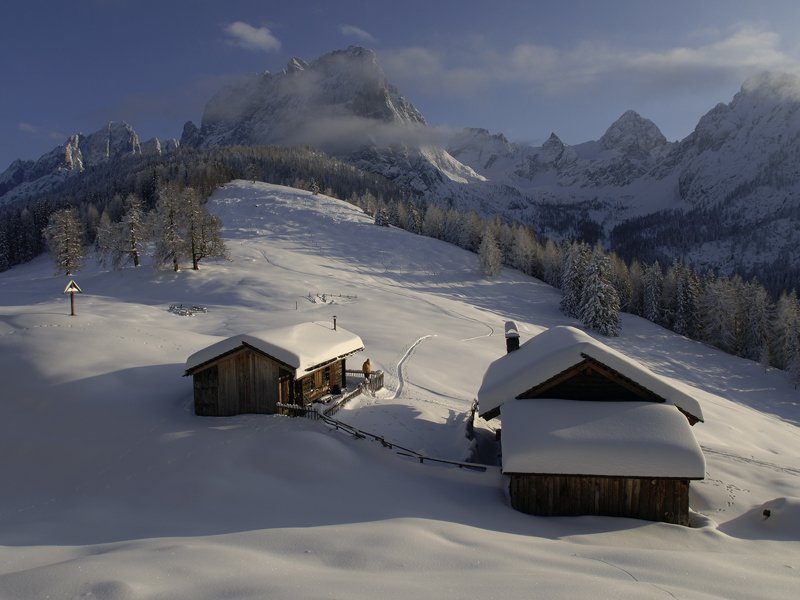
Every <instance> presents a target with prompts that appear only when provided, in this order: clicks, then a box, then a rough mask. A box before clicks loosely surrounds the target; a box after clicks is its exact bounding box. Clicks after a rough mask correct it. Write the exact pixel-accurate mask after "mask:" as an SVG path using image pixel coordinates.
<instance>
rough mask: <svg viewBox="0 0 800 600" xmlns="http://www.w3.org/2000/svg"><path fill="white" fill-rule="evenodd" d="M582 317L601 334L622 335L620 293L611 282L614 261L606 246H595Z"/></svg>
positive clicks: (582, 302)
mask: <svg viewBox="0 0 800 600" xmlns="http://www.w3.org/2000/svg"><path fill="white" fill-rule="evenodd" d="M578 318H579V319H580V320H581V322H582V323H583V324H584V325H586V326H587V327H589V328H591V329H594V330H595V331H597V332H598V333H600V334H601V335H608V336H617V335H619V329H620V320H619V296H618V295H617V290H616V289H615V288H614V286H613V285H612V283H611V264H610V262H609V258H608V257H607V256H606V254H605V252H603V250H602V248H599V247H598V248H595V250H594V252H593V253H592V257H591V260H590V262H589V265H588V267H587V270H586V282H585V284H584V286H583V289H582V291H581V300H580V304H579V305H578Z"/></svg>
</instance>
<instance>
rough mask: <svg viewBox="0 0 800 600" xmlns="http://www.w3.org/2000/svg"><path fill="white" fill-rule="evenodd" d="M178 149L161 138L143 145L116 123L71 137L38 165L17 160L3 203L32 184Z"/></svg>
mask: <svg viewBox="0 0 800 600" xmlns="http://www.w3.org/2000/svg"><path fill="white" fill-rule="evenodd" d="M178 145H179V142H178V140H176V139H170V140H166V141H165V142H164V143H162V142H161V141H160V140H159V139H158V138H152V139H150V140H147V141H145V142H140V141H139V136H138V135H137V134H136V131H134V129H133V127H131V126H130V125H128V124H127V123H124V122H121V121H112V122H110V123H108V124H107V125H106V126H105V127H103V128H102V129H99V130H98V131H95V132H94V133H91V134H88V135H84V134H82V133H76V134H74V135H71V136H69V137H68V138H67V140H66V141H65V142H64V144H62V145H60V146H56V147H55V148H53V150H51V151H50V152H48V153H46V154H44V155H42V156H41V157H39V159H37V160H35V161H33V160H16V161H14V162H13V163H11V165H10V166H9V167H8V169H6V170H5V171H4V172H3V173H0V203H2V201H3V197H4V195H6V194H7V192H10V191H11V190H13V189H15V188H17V187H19V186H22V185H23V184H25V183H28V182H35V181H37V180H39V179H41V178H45V177H50V176H54V175H55V176H58V175H64V174H66V173H71V172H81V171H83V170H84V169H86V168H90V167H92V166H94V165H97V164H100V163H102V162H107V161H114V160H120V159H124V158H125V157H128V156H137V155H148V154H158V155H160V154H163V153H165V152H172V151H174V150H175V149H177V147H178ZM19 191H20V190H18V192H19ZM17 195H20V194H19V193H18V194H17Z"/></svg>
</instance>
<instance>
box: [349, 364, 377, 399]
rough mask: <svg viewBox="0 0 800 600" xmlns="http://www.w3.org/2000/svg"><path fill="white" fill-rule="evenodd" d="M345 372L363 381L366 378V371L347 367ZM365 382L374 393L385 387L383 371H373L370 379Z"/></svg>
mask: <svg viewBox="0 0 800 600" xmlns="http://www.w3.org/2000/svg"><path fill="white" fill-rule="evenodd" d="M345 373H346V374H347V375H349V376H350V377H353V378H357V379H361V380H362V381H363V380H364V373H362V372H361V371H355V370H352V369H345ZM364 383H366V384H367V389H368V390H369V391H370V392H372V393H375V392H377V391H378V390H379V389H381V388H382V387H383V371H373V372H372V373H371V374H370V376H369V380H368V381H364Z"/></svg>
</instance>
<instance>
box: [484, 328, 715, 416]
mask: <svg viewBox="0 0 800 600" xmlns="http://www.w3.org/2000/svg"><path fill="white" fill-rule="evenodd" d="M697 391H698V390H696V389H695V388H692V387H691V386H689V385H687V384H684V383H683V382H680V381H677V380H675V379H670V378H667V377H663V376H661V375H658V374H656V373H653V372H652V371H651V370H650V369H648V368H647V367H645V366H644V365H643V364H641V363H639V362H637V361H635V360H633V359H631V358H630V357H628V356H625V355H624V354H622V353H621V352H619V351H617V350H614V349H613V348H611V347H610V346H607V345H606V344H603V343H602V342H600V341H598V340H596V339H594V338H593V337H591V336H589V335H588V334H586V333H585V332H583V331H581V330H579V329H576V328H574V327H566V326H562V327H552V328H550V329H547V330H545V331H543V332H542V333H540V334H538V335H536V336H534V337H532V338H531V339H529V340H528V341H527V342H525V343H524V344H522V345H521V346H519V349H518V350H514V351H511V352H508V353H507V354H505V355H503V356H502V357H500V358H499V359H498V360H496V361H494V362H493V363H492V364H491V365H489V368H488V369H487V371H486V374H485V375H484V377H483V382H482V383H481V387H480V389H479V390H478V409H479V412H480V415H481V416H482V417H483V418H484V419H492V418H494V417H497V416H498V415H499V414H500V407H501V406H502V405H503V403H505V402H506V401H507V400H511V399H513V398H518V399H533V398H563V399H565V400H643V401H649V402H665V403H667V404H673V405H675V406H676V407H677V408H678V410H680V411H681V412H682V413H683V414H684V415H685V416H686V418H687V419H688V420H689V423H690V424H692V425H694V424H695V423H697V422H698V421H702V420H703V411H702V409H701V408H700V403H699V402H698V401H697V400H696V395H697Z"/></svg>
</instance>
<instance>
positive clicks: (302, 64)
mask: <svg viewBox="0 0 800 600" xmlns="http://www.w3.org/2000/svg"><path fill="white" fill-rule="evenodd" d="M307 67H308V63H307V62H306V61H304V60H303V59H302V58H298V57H297V56H294V57H292V59H291V60H290V61H289V63H288V64H287V65H286V68H285V69H284V73H297V72H298V71H305V70H306V68H307Z"/></svg>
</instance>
